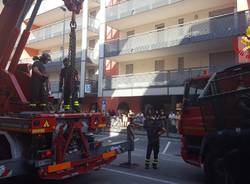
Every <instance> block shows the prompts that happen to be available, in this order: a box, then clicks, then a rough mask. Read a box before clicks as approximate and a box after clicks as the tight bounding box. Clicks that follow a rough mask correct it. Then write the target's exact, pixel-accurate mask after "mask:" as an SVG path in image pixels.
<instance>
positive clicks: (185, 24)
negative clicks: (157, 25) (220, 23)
mask: <svg viewBox="0 0 250 184" xmlns="http://www.w3.org/2000/svg"><path fill="white" fill-rule="evenodd" d="M249 11H250V9H248V10H244V11H239V12H234V13H227V14H223V15H218V16H213V17H208V18H203V19H199V20H194V21H189V22H186V23H183V24H176V25H171V26H167V27H165V28H162V29H157V30H156V29H155V30H151V31H147V32H142V33H137V34H134V35H131V36H129V37H126V36H124V37H120V38H118V39H115V40H111V41H110V42H112V41H117V40H126V39H129V38H134V37H138V36H142V35H146V34H150V33H156V32H160V31H166V30H168V29H171V28H177V27H184V26H187V25H190V24H194V23H202V22H207V21H209V20H210V21H211V20H214V19H218V18H223V17H227V16H230V15H235V14H240V13H243V12H245V13H246V12H249ZM105 43H109V41H107V42H105Z"/></svg>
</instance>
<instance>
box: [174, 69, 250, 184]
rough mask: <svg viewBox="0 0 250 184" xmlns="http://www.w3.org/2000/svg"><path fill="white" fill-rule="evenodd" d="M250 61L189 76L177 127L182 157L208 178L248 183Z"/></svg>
mask: <svg viewBox="0 0 250 184" xmlns="http://www.w3.org/2000/svg"><path fill="white" fill-rule="evenodd" d="M249 122H250V64H241V65H236V66H233V67H230V68H227V69H225V70H223V71H221V72H218V73H216V74H214V75H212V76H211V77H210V78H209V76H202V77H197V78H194V79H191V80H190V81H187V83H186V87H185V95H184V99H183V107H182V117H181V120H180V126H179V127H180V128H179V131H180V133H181V134H182V149H181V155H182V157H183V159H184V160H185V161H186V162H188V163H190V164H192V165H196V166H199V167H203V168H204V171H205V174H206V176H207V177H206V179H207V181H208V183H216V184H217V183H218V184H219V183H225V184H238V183H244V184H245V183H250V177H249V174H248V173H249V172H248V167H249V164H250V156H249V155H250V148H249V143H250V123H249Z"/></svg>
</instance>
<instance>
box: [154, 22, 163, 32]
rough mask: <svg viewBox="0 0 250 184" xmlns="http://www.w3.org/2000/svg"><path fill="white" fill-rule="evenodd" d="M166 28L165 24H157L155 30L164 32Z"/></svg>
mask: <svg viewBox="0 0 250 184" xmlns="http://www.w3.org/2000/svg"><path fill="white" fill-rule="evenodd" d="M164 28H165V24H164V23H161V24H156V25H155V29H156V30H162V29H164Z"/></svg>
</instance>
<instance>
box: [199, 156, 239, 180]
mask: <svg viewBox="0 0 250 184" xmlns="http://www.w3.org/2000/svg"><path fill="white" fill-rule="evenodd" d="M204 172H205V177H206V180H205V181H206V183H207V184H236V183H235V182H234V181H233V178H232V177H231V175H230V174H229V173H228V171H227V169H226V167H225V165H224V159H223V157H219V156H215V155H214V154H212V153H208V154H207V155H206V157H205V160H204Z"/></svg>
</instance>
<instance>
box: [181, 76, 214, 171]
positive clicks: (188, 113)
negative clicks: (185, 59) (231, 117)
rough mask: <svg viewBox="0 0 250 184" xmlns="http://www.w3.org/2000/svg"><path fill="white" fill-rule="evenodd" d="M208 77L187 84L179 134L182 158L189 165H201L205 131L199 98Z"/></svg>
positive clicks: (201, 77) (192, 80)
mask: <svg viewBox="0 0 250 184" xmlns="http://www.w3.org/2000/svg"><path fill="white" fill-rule="evenodd" d="M208 79H209V76H208V75H204V76H199V77H196V78H192V79H190V80H188V81H186V82H185V90H184V98H183V103H182V109H181V119H180V125H179V132H180V134H181V135H182V138H181V140H182V148H181V156H182V158H183V160H184V161H185V162H187V163H189V164H192V165H195V166H199V167H200V165H201V159H200V150H201V143H202V139H203V136H204V134H205V129H204V125H203V120H202V114H201V110H200V106H199V101H198V97H199V95H200V93H201V92H202V90H203V89H204V87H205V85H206V84H207V81H208Z"/></svg>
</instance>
